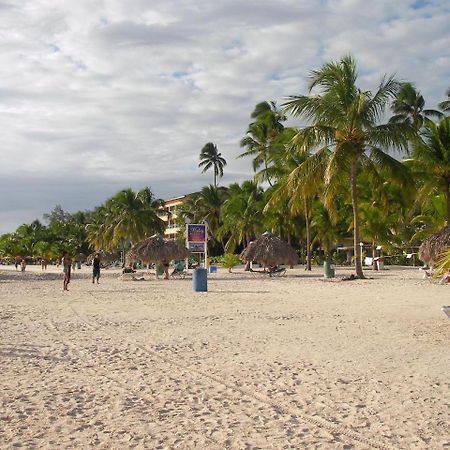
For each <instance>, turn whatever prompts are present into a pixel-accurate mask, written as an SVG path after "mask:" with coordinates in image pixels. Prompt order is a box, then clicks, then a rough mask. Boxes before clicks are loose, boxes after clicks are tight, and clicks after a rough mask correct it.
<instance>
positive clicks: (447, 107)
mask: <svg viewBox="0 0 450 450" xmlns="http://www.w3.org/2000/svg"><path fill="white" fill-rule="evenodd" d="M445 94H446V95H447V100H444V101H443V102H441V103H439V108H440V109H441V110H442V111H444V112H449V111H450V88H449V89H447V92H446V93H445Z"/></svg>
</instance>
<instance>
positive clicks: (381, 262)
mask: <svg viewBox="0 0 450 450" xmlns="http://www.w3.org/2000/svg"><path fill="white" fill-rule="evenodd" d="M377 264H378V270H384V258H383V257H382V256H380V257H379V258H378V260H377Z"/></svg>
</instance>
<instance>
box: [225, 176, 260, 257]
mask: <svg viewBox="0 0 450 450" xmlns="http://www.w3.org/2000/svg"><path fill="white" fill-rule="evenodd" d="M262 195H263V190H262V189H261V188H260V187H258V185H257V183H255V182H254V181H244V182H243V183H242V185H239V184H238V183H233V184H231V185H230V186H229V187H228V195H227V196H228V198H227V199H226V200H225V201H224V203H223V205H222V209H221V218H222V225H221V227H220V229H219V234H218V235H219V237H220V238H222V237H226V238H227V242H226V244H225V251H226V252H227V253H233V252H234V250H235V249H236V247H237V246H238V245H240V244H243V246H244V247H246V246H247V245H248V244H249V242H250V241H251V240H252V239H253V238H254V237H255V235H256V232H257V231H260V230H259V227H260V225H261V222H262V208H263V204H262Z"/></svg>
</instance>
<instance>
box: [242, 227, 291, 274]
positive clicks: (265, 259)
mask: <svg viewBox="0 0 450 450" xmlns="http://www.w3.org/2000/svg"><path fill="white" fill-rule="evenodd" d="M239 258H240V259H241V261H243V262H251V261H256V262H258V263H259V264H262V265H263V266H264V267H269V266H277V265H279V264H288V265H295V264H297V262H298V256H297V253H296V251H295V250H294V249H293V248H292V247H291V246H290V245H289V244H288V243H287V242H284V241H282V240H281V239H280V238H279V237H277V236H275V235H273V234H272V233H269V232H266V233H264V234H262V235H261V236H260V237H259V238H258V239H256V240H255V241H253V242H251V243H250V244H249V245H248V246H247V247H246V248H245V249H244V250H243V252H242V253H241V254H240V255H239Z"/></svg>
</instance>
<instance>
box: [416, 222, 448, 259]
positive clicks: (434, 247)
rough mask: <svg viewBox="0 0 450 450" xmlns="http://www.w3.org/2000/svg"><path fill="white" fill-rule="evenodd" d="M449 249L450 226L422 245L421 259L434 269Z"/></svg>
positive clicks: (433, 235) (420, 249) (420, 248)
mask: <svg viewBox="0 0 450 450" xmlns="http://www.w3.org/2000/svg"><path fill="white" fill-rule="evenodd" d="M449 247H450V225H447V226H446V227H444V228H441V229H440V230H439V231H438V232H437V233H435V234H432V235H431V236H430V237H428V238H427V239H425V240H424V241H423V242H422V245H421V246H420V247H419V258H420V259H421V260H422V261H423V262H424V263H426V264H428V265H429V266H430V267H433V266H434V265H435V264H436V262H437V261H438V260H439V257H440V255H441V254H442V253H443V252H445V251H446V250H447V249H448V248H449Z"/></svg>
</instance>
